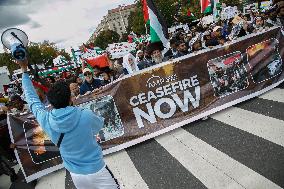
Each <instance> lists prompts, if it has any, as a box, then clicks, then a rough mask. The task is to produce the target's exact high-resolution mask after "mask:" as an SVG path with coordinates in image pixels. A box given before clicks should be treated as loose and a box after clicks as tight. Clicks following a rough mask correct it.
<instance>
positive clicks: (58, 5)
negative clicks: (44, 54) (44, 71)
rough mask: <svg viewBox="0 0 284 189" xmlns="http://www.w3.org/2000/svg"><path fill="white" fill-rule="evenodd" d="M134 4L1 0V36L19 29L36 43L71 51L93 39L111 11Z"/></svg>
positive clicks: (116, 0) (124, 0)
mask: <svg viewBox="0 0 284 189" xmlns="http://www.w3.org/2000/svg"><path fill="white" fill-rule="evenodd" d="M132 3H134V0H0V33H1V34H2V32H3V31H4V30H5V29H7V28H10V27H16V28H19V29H22V30H24V31H25V32H26V33H27V34H28V36H29V40H30V41H32V42H42V41H44V40H49V41H51V42H55V43H56V44H57V46H58V47H59V48H66V49H67V50H68V51H69V49H70V47H71V46H72V47H74V48H76V47H77V46H78V45H80V44H82V43H83V42H86V41H87V40H88V39H89V37H90V36H91V34H92V32H93V31H94V30H95V28H96V27H97V25H98V24H99V22H100V21H101V19H102V18H103V16H105V15H106V14H107V11H108V10H109V9H112V8H116V7H117V6H118V5H122V4H125V5H128V4H132ZM0 52H3V48H2V44H1V45H0Z"/></svg>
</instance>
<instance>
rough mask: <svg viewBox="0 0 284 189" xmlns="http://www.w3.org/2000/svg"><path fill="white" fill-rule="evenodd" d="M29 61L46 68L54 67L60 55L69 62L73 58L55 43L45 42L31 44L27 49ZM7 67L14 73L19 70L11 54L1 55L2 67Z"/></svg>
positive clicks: (0, 63) (0, 62)
mask: <svg viewBox="0 0 284 189" xmlns="http://www.w3.org/2000/svg"><path fill="white" fill-rule="evenodd" d="M27 52H28V59H29V63H30V64H32V65H33V64H43V65H44V66H45V67H48V66H53V59H54V58H56V57H57V56H58V55H62V56H64V57H65V58H66V59H67V60H71V57H70V55H69V54H68V53H66V52H65V50H59V49H58V48H57V47H56V46H55V44H54V43H50V42H49V41H44V42H42V43H33V42H31V43H30V44H29V45H28V47H27ZM1 66H7V67H8V69H9V71H10V72H11V73H12V72H13V71H14V70H16V69H19V66H18V65H17V64H15V63H14V59H13V57H12V56H11V54H10V53H0V67H1Z"/></svg>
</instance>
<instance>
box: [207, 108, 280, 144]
mask: <svg viewBox="0 0 284 189" xmlns="http://www.w3.org/2000/svg"><path fill="white" fill-rule="evenodd" d="M211 117H212V118H214V119H216V120H219V121H221V122H223V123H226V124H228V125H231V126H233V127H236V128H238V129H241V130H243V131H246V132H248V133H251V134H254V135H257V136H259V137H262V138H264V139H266V140H269V141H271V142H273V143H275V144H279V145H281V146H283V147H284V121H282V120H278V119H275V118H271V117H267V116H264V115H261V114H257V113H254V112H250V111H247V110H243V109H240V108H235V107H231V108H228V109H226V110H224V111H221V112H218V113H216V114H214V115H212V116H211Z"/></svg>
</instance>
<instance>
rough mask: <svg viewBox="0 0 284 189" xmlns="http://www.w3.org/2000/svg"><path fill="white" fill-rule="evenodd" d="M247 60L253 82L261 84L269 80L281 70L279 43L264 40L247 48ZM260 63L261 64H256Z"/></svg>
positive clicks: (274, 40) (275, 40) (273, 40)
mask: <svg viewBox="0 0 284 189" xmlns="http://www.w3.org/2000/svg"><path fill="white" fill-rule="evenodd" d="M247 58H248V63H249V66H250V68H251V69H252V70H253V71H252V73H251V74H252V77H253V81H254V82H255V83H261V82H263V81H266V80H268V79H271V78H273V77H275V76H277V75H279V74H281V72H282V70H283V63H282V59H281V56H280V53H279V41H278V40H277V39H275V38H273V39H269V40H266V41H264V42H261V43H258V44H256V45H253V46H251V47H249V48H247ZM259 61H262V62H263V63H262V64H258V62H259Z"/></svg>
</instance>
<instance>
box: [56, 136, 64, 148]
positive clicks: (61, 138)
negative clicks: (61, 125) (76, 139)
mask: <svg viewBox="0 0 284 189" xmlns="http://www.w3.org/2000/svg"><path fill="white" fill-rule="evenodd" d="M63 137H64V133H61V134H60V137H59V140H58V142H57V147H58V148H60V144H61V142H62V140H63Z"/></svg>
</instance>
